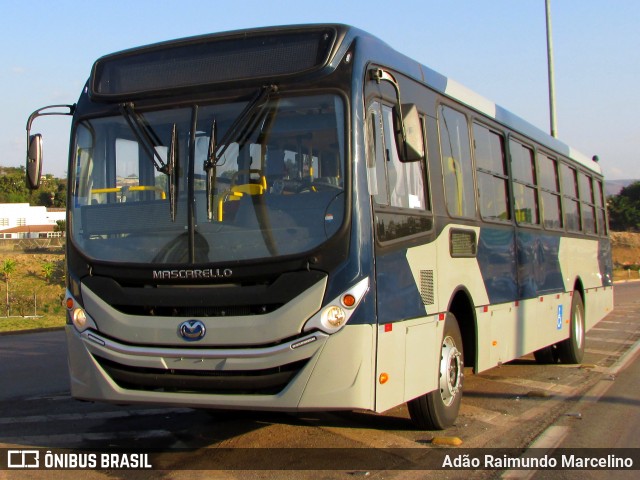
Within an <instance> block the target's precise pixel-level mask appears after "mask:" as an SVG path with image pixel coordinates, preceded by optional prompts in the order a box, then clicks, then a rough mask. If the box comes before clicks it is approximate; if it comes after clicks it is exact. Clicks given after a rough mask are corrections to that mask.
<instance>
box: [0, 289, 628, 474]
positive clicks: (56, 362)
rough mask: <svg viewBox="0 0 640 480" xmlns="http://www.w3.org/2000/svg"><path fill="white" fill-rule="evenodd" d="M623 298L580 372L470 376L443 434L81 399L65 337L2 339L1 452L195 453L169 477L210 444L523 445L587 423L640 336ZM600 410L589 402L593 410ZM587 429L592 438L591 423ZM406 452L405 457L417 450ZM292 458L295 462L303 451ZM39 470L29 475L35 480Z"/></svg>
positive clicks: (402, 413) (348, 417) (529, 369)
mask: <svg viewBox="0 0 640 480" xmlns="http://www.w3.org/2000/svg"><path fill="white" fill-rule="evenodd" d="M615 293H616V310H615V311H614V312H613V313H612V314H610V315H609V316H608V317H607V318H606V319H605V320H603V321H602V322H600V323H599V324H598V325H597V326H596V328H594V329H592V330H591V331H590V332H589V334H588V336H587V350H586V355H585V361H584V364H583V366H563V365H546V366H540V365H537V364H536V363H535V361H534V360H533V358H532V357H531V356H528V357H524V358H522V359H519V360H518V361H515V362H511V363H509V364H506V365H503V366H501V367H498V368H494V369H491V370H489V371H487V372H483V373H482V374H480V375H474V376H470V377H468V378H467V381H466V383H465V398H464V401H463V406H462V409H461V412H460V416H459V419H458V421H457V423H456V425H455V426H453V427H451V428H450V429H448V430H446V431H444V432H430V431H417V430H415V429H413V427H412V425H411V423H410V421H409V418H408V413H407V410H406V407H404V406H402V407H397V408H395V409H393V410H391V411H389V412H386V413H385V414H384V415H376V414H372V413H369V412H341V413H309V414H301V415H288V414H278V413H211V412H206V411H201V410H191V409H172V408H157V407H148V408H143V407H119V406H114V405H106V404H93V403H83V402H77V401H75V400H73V399H71V398H70V396H69V391H68V377H67V371H66V356H65V344H64V335H63V333H62V332H59V331H58V332H46V333H38V334H28V335H12V336H0V381H1V384H2V388H0V447H2V446H15V447H21V448H28V447H31V446H44V447H47V448H55V447H70V448H78V447H90V448H95V449H97V450H100V449H108V448H113V447H122V448H126V447H129V448H132V447H133V448H136V447H157V448H162V449H168V448H173V449H175V448H180V447H189V448H193V449H196V451H195V452H193V453H192V454H191V457H187V458H186V459H184V461H181V462H182V463H181V462H175V461H174V462H172V465H167V468H169V469H170V470H173V469H174V468H179V467H181V466H184V465H185V462H187V463H186V464H188V462H189V461H190V459H191V460H196V459H202V458H203V456H205V455H209V453H208V452H211V450H209V449H207V450H202V448H204V447H209V448H211V447H215V448H217V449H220V448H225V447H228V448H231V449H234V450H239V451H243V450H241V449H245V448H247V449H248V448H255V447H278V448H284V447H294V448H300V447H304V448H317V449H320V448H327V447H331V448H333V447H341V448H340V450H334V451H333V452H338V451H339V452H340V455H335V453H331V454H329V455H328V456H327V459H326V461H325V465H331V461H332V459H339V458H340V457H342V456H344V455H345V454H346V453H348V452H354V451H355V450H353V448H354V447H368V448H370V449H371V448H387V449H388V448H400V449H411V450H410V452H418V453H422V452H425V453H428V452H427V451H428V450H429V449H433V445H432V443H431V442H432V440H433V439H434V437H437V436H439V437H443V436H446V437H458V438H460V439H462V441H463V445H462V447H471V448H473V447H523V446H526V445H529V444H530V443H531V442H532V441H534V440H535V439H536V438H537V437H538V436H539V435H540V434H541V433H542V432H545V431H546V429H547V428H548V427H549V426H551V425H554V423H555V424H556V425H559V426H562V423H557V422H567V424H570V425H571V426H576V424H577V423H578V422H580V420H578V421H575V420H576V418H575V417H570V416H566V415H565V414H566V413H572V412H573V411H574V410H575V408H576V407H575V401H576V399H577V398H579V397H580V395H581V394H582V393H584V392H585V391H587V390H588V389H589V388H591V387H593V386H594V385H596V384H598V383H602V382H601V380H602V378H603V377H605V376H606V375H608V372H609V369H610V368H611V367H612V366H613V365H615V363H616V361H617V360H618V359H619V358H620V357H621V356H622V355H623V354H624V353H625V352H627V351H628V350H629V348H631V347H632V346H633V345H634V344H635V343H636V342H637V341H638V340H639V339H640V321H639V320H638V318H640V283H631V284H622V285H617V286H616V289H615ZM585 367H588V368H585ZM633 371H634V370H631V371H630V372H632V373H630V375H633ZM627 375H628V374H626V373H624V372H623V373H621V374H620V375H619V376H616V380H615V381H614V382H611V381H609V383H614V384H616V387H617V386H618V384H620V385H621V386H622V384H623V381H624V380H623V379H625V378H626V377H627ZM631 383H633V382H631ZM612 392H613V393H612V394H613V395H615V397H614V398H617V399H618V401H617V402H618V403H620V404H622V405H624V406H626V407H631V406H633V407H634V408H637V406H638V404H637V402H638V396H637V395H636V394H637V390H636V391H635V393H631V394H629V393H620V392H618V391H617V390H612ZM627 395H631V397H627ZM623 399H624V400H623ZM634 402H635V403H634ZM609 403H611V402H609ZM596 407H597V405H592V406H589V408H590V409H591V408H596ZM604 410H605V411H606V410H607V405H604ZM589 412H590V410H587V409H586V408H585V409H584V411H581V413H582V415H583V416H582V418H583V420H581V421H582V422H584V423H585V424H586V421H585V420H587V419H588V418H590V417H591V416H601V415H602V414H601V413H599V412H598V411H596V410H593V412H595V413H589ZM614 416H615V414H614ZM618 423H620V422H618ZM584 428H585V429H586V430H587V431H590V429H589V428H588V427H584ZM602 428H604V427H602ZM584 434H585V432H584V431H581V432H580V433H579V434H576V435H575V436H573V435H572V436H570V437H568V438H573V439H576V438H578V437H579V436H584ZM601 438H602V439H604V438H605V437H601ZM603 441H605V440H603ZM612 445H613V444H612ZM244 452H245V453H244V455H245V456H244V457H242V458H241V460H243V461H244V462H245V463H246V465H247V466H249V465H250V466H251V467H253V468H260V466H261V465H260V463H259V462H260V460H257V459H256V456H255V455H253V456H252V455H249V454H248V453H246V452H247V451H244ZM345 452H346V453H345ZM402 452H404V453H405V454H406V453H407V452H409V450H403V451H402ZM402 452H401V454H400V457H399V458H391V459H389V463H388V466H389V468H393V467H394V466H395V467H396V468H400V467H399V465H400V466H402V465H407V464H410V463H411V459H410V458H408V456H406V455H405V456H404V457H403V453H402ZM295 455H297V456H298V457H299V456H300V453H299V452H297V453H295ZM291 461H292V463H291V465H293V466H296V465H300V463H299V462H300V459H299V458H292V460H291ZM394 462H396V463H394ZM354 465H355V464H354ZM245 468H247V467H245ZM345 470H349V471H351V473H352V474H353V475H355V476H357V475H359V474H362V475H364V474H365V473H366V472H367V470H366V469H360V468H355V469H345ZM8 473H10V474H11V476H9V477H6V475H5V473H4V472H1V471H0V480H4V478H19V477H15V474H16V472H8ZM35 473H36V472H31V474H32V476H33V474H35ZM41 473H43V474H44V473H47V475H46V476H44V475H43V476H42V478H56V477H55V475H56V473H55V472H41ZM61 473H65V472H61ZM66 473H67V475H62V476H60V478H70V476H69V475H68V474H69V472H66ZM108 473H109V472H100V471H97V472H83V474H82V477H83V480H89V479H93V478H113V475H111V474H109V475H108ZM206 473H207V472H204V471H199V472H198V471H196V472H179V471H178V472H173V473H172V474H171V478H207V475H206ZM219 473H220V474H219V475H218V476H219V477H220V478H240V477H242V478H265V477H269V475H265V472H260V471H257V472H254V473H253V474H249V473H246V472H245V473H243V474H242V475H238V472H235V471H227V472H219ZM317 473H318V472H316V471H310V472H309V471H306V472H296V474H295V475H294V474H293V473H292V472H279V475H278V477H279V478H317ZM369 473H370V474H369V475H368V478H384V479H389V478H420V475H418V476H416V475H417V472H404V471H401V470H392V471H387V472H384V471H373V470H372V471H370V472H369ZM489 473H490V472H489ZM289 474H290V475H289ZM432 474H433V472H432ZM439 474H444V475H445V476H446V477H447V478H466V479H469V478H485V477H487V475H488V473H487V472H486V471H485V472H482V471H478V472H464V473H463V472H436V475H435V476H436V477H438V476H441V475H439ZM494 474H495V472H494ZM136 475H137V476H131V477H129V476H127V477H121V478H147V477H145V476H144V475H143V474H141V473H139V472H138V473H137V474H136ZM140 475H142V476H140ZM32 476H31V477H22V478H32ZM322 476H323V477H324V478H350V477H345V472H344V471H334V472H331V471H327V472H324V473H323V475H322ZM432 476H433V475H432ZM152 477H153V476H150V477H148V478H152ZM76 478H79V475H78V476H77V477H76ZM116 478H118V477H117V475H116Z"/></svg>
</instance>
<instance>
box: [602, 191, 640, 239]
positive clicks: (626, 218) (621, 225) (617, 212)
mask: <svg viewBox="0 0 640 480" xmlns="http://www.w3.org/2000/svg"><path fill="white" fill-rule="evenodd" d="M607 209H608V211H609V225H610V227H611V230H615V231H640V181H638V182H635V183H632V184H631V185H628V186H626V187H624V188H623V189H622V190H620V193H619V194H618V195H614V196H611V197H609V199H608V202H607Z"/></svg>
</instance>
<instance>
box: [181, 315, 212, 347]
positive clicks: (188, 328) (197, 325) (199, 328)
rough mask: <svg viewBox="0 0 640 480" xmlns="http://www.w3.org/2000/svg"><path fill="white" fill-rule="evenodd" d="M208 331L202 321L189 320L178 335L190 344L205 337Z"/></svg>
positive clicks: (184, 323)
mask: <svg viewBox="0 0 640 480" xmlns="http://www.w3.org/2000/svg"><path fill="white" fill-rule="evenodd" d="M206 332H207V329H206V328H205V326H204V323H202V322H201V321H200V320H187V321H186V322H182V323H181V324H180V326H179V327H178V335H180V336H181V337H182V338H183V339H185V340H186V341H188V342H194V341H196V340H200V339H202V338H203V337H204V334H205V333H206Z"/></svg>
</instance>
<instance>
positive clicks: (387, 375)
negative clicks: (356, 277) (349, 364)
mask: <svg viewBox="0 0 640 480" xmlns="http://www.w3.org/2000/svg"><path fill="white" fill-rule="evenodd" d="M438 324H439V322H438V321H437V317H436V316H432V317H423V318H416V319H412V320H406V321H404V322H396V323H389V324H386V325H380V326H379V327H378V361H377V378H376V407H375V410H376V412H383V411H385V410H388V409H390V408H393V407H395V406H396V405H399V404H401V403H404V402H407V401H409V400H412V399H414V398H416V397H418V396H420V395H422V394H424V393H427V392H430V391H432V390H435V389H436V388H437V386H438V375H437V371H438V356H439V352H440V349H439V348H438V345H439V342H440V339H441V337H442V328H438Z"/></svg>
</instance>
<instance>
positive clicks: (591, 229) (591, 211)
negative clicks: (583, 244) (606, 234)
mask: <svg viewBox="0 0 640 480" xmlns="http://www.w3.org/2000/svg"><path fill="white" fill-rule="evenodd" d="M578 179H579V186H580V200H581V204H582V227H583V229H584V232H585V233H590V234H596V233H597V231H596V206H595V198H594V195H593V193H594V192H593V183H592V181H591V177H590V176H588V175H586V174H585V173H582V172H580V173H579V174H578Z"/></svg>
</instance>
